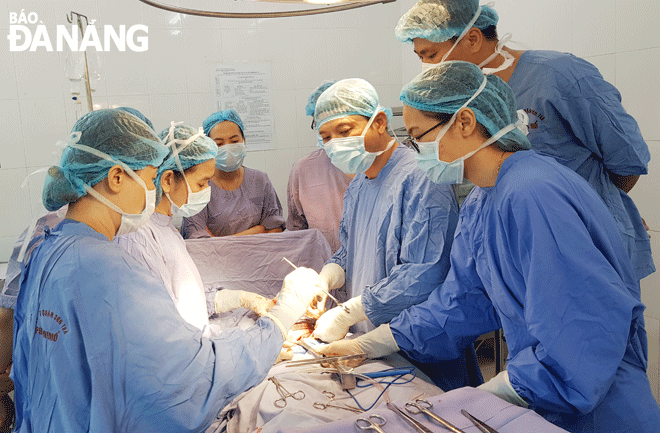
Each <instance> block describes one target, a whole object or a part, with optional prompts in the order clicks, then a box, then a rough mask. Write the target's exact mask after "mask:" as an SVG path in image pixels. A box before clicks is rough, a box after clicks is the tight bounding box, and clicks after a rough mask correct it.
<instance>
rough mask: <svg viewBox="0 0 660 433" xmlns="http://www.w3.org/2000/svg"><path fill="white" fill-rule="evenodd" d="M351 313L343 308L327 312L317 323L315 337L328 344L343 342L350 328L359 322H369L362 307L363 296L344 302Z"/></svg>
mask: <svg viewBox="0 0 660 433" xmlns="http://www.w3.org/2000/svg"><path fill="white" fill-rule="evenodd" d="M344 305H345V306H346V307H348V309H349V310H350V313H347V312H346V311H345V310H344V308H343V307H335V308H333V309H331V310H329V311H327V312H326V313H325V314H324V315H322V316H321V317H319V318H318V320H317V321H316V327H315V329H314V334H313V336H314V337H316V338H318V339H319V340H323V341H325V342H326V343H330V342H332V341H337V340H341V339H342V338H344V337H345V336H346V333H347V332H348V328H350V327H351V326H352V325H355V324H356V323H358V322H361V321H363V320H367V315H366V314H364V307H363V306H362V296H356V297H354V298H351V299H349V300H348V301H346V302H344Z"/></svg>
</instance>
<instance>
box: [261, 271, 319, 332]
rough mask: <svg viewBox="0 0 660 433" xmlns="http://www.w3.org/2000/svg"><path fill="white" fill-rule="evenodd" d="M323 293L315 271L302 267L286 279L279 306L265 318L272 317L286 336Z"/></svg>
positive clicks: (278, 298) (278, 296)
mask: <svg viewBox="0 0 660 433" xmlns="http://www.w3.org/2000/svg"><path fill="white" fill-rule="evenodd" d="M320 292H321V281H320V279H319V274H317V273H316V271H315V270H313V269H309V268H303V267H300V268H298V269H296V270H295V271H293V272H291V273H290V274H289V275H287V276H286V277H285V278H284V282H283V284H282V290H280V293H279V294H278V295H277V298H276V299H277V304H276V305H275V306H274V307H272V308H271V309H270V310H269V311H268V312H267V313H266V314H264V316H265V317H270V318H271V319H272V320H273V321H274V322H275V324H276V325H277V326H278V327H279V328H280V331H282V337H283V338H284V339H285V340H286V336H287V334H288V332H289V330H290V329H291V327H292V326H293V324H294V323H296V321H298V319H300V317H301V316H302V315H303V314H305V311H306V310H307V307H308V306H309V304H310V303H311V302H312V300H313V299H314V298H315V297H316V295H318V294H319V293H320Z"/></svg>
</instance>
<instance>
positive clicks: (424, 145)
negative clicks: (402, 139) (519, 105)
mask: <svg viewBox="0 0 660 433" xmlns="http://www.w3.org/2000/svg"><path fill="white" fill-rule="evenodd" d="M453 120H454V118H453V117H452V120H450V121H449V122H447V124H446V125H445V126H443V127H442V129H441V130H440V132H439V133H438V137H437V138H436V139H435V141H425V142H420V141H418V142H417V146H418V147H419V153H418V154H417V155H416V156H415V158H416V159H417V165H418V166H419V168H420V169H421V170H422V171H424V172H425V173H426V175H427V176H428V177H429V179H431V181H433V182H435V183H448V184H455V183H462V182H463V180H464V179H463V172H464V170H465V160H466V159H468V158H469V157H471V156H472V155H474V154H475V153H477V152H479V151H480V150H481V149H483V148H484V147H486V146H490V145H491V144H493V143H495V142H496V141H497V140H499V139H500V138H501V137H502V136H503V135H504V134H506V133H508V132H509V131H512V130H513V129H515V128H516V125H514V124H510V125H507V126H505V127H504V128H502V129H500V130H499V131H498V132H497V134H495V135H493V136H492V137H490V138H489V139H488V140H486V141H485V142H484V143H483V144H482V145H481V146H479V147H478V148H476V149H475V150H473V151H472V152H470V153H468V154H467V155H464V156H461V157H459V158H456V159H455V160H453V161H452V162H445V161H441V160H440V154H439V147H440V140H441V139H442V137H443V136H444V135H445V133H446V132H447V130H448V129H449V127H450V126H451V125H452V124H453V123H454V122H453Z"/></svg>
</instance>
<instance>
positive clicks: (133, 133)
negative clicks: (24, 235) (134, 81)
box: [42, 109, 168, 211]
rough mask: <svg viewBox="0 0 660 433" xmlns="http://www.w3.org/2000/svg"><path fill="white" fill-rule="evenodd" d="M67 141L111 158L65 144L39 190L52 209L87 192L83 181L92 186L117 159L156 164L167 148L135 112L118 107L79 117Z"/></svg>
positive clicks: (130, 164)
mask: <svg viewBox="0 0 660 433" xmlns="http://www.w3.org/2000/svg"><path fill="white" fill-rule="evenodd" d="M71 132H72V134H71V135H70V136H69V137H68V138H67V140H66V143H67V144H68V143H76V144H78V145H84V146H87V147H91V148H93V149H96V150H98V151H101V152H103V153H105V154H107V155H109V156H110V157H111V158H113V161H109V160H107V159H103V158H101V157H99V156H97V155H94V154H91V153H89V152H85V151H83V150H80V149H75V148H73V147H71V146H67V147H65V148H64V150H63V152H62V157H61V160H60V165H59V166H52V167H50V168H49V169H48V174H47V175H46V182H45V183H44V190H43V194H42V201H43V203H44V206H45V207H46V209H48V210H49V211H54V210H57V209H59V208H61V207H62V206H64V205H65V204H67V203H71V202H74V201H76V200H78V199H79V198H80V197H82V196H84V195H85V194H87V191H85V184H87V185H89V186H94V185H96V184H97V183H99V182H100V181H101V180H103V179H105V178H106V177H107V175H108V170H109V169H110V168H111V167H113V166H115V165H117V164H118V163H119V162H122V163H123V164H125V165H127V166H128V167H129V168H131V169H133V170H142V169H144V168H146V167H147V166H154V167H158V166H159V165H160V164H161V163H162V162H163V160H164V159H165V157H166V156H167V151H168V149H167V148H166V147H165V146H163V145H162V144H161V143H160V140H159V139H158V136H156V133H155V132H154V131H153V130H152V129H151V128H150V127H149V126H148V125H147V124H146V123H144V122H143V121H142V120H140V119H138V118H137V117H136V116H134V115H132V114H130V113H128V112H126V111H123V110H117V109H104V110H96V111H91V112H89V113H87V114H85V115H84V116H83V117H81V118H80V119H78V121H77V122H76V124H75V125H73V129H72V130H71Z"/></svg>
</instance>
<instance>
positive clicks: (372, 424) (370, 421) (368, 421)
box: [355, 415, 387, 433]
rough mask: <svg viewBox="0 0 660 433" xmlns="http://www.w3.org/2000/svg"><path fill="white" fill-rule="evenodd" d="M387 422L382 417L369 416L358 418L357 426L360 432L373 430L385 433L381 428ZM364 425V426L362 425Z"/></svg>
mask: <svg viewBox="0 0 660 433" xmlns="http://www.w3.org/2000/svg"><path fill="white" fill-rule="evenodd" d="M374 420H376V421H378V422H376V421H374ZM386 422H387V421H385V418H383V417H382V416H380V415H369V416H368V417H367V418H358V419H356V420H355V425H356V426H357V428H359V429H360V430H373V431H376V432H378V433H385V430H383V429H382V428H381V427H382V426H384V425H385V423H386ZM360 423H363V424H360Z"/></svg>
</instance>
